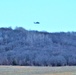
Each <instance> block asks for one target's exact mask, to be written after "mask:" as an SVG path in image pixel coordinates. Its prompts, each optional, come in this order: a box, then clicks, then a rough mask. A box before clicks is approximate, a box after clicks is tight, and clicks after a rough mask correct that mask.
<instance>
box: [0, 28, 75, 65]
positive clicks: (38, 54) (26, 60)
mask: <svg viewBox="0 0 76 75" xmlns="http://www.w3.org/2000/svg"><path fill="white" fill-rule="evenodd" d="M0 65H24V66H66V65H69V66H71V65H76V32H58V33H57V32H55V33H49V32H39V31H28V30H26V29H24V28H22V27H16V28H15V29H12V28H11V27H9V28H0Z"/></svg>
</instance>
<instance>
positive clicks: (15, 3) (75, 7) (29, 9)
mask: <svg viewBox="0 0 76 75" xmlns="http://www.w3.org/2000/svg"><path fill="white" fill-rule="evenodd" d="M35 21H39V22H40V24H38V25H37V24H34V23H33V22H35ZM10 26H11V27H12V28H14V27H16V26H17V27H24V28H25V29H28V30H39V31H48V32H60V31H64V32H67V31H76V0H0V27H10Z"/></svg>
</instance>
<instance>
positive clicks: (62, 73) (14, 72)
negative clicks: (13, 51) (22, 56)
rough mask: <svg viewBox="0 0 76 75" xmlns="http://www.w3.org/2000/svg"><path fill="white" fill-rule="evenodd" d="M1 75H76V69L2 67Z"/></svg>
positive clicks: (67, 67)
mask: <svg viewBox="0 0 76 75" xmlns="http://www.w3.org/2000/svg"><path fill="white" fill-rule="evenodd" d="M0 75H76V67H75V66H70V67H69V66H65V67H33V66H32V67H30V66H0Z"/></svg>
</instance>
